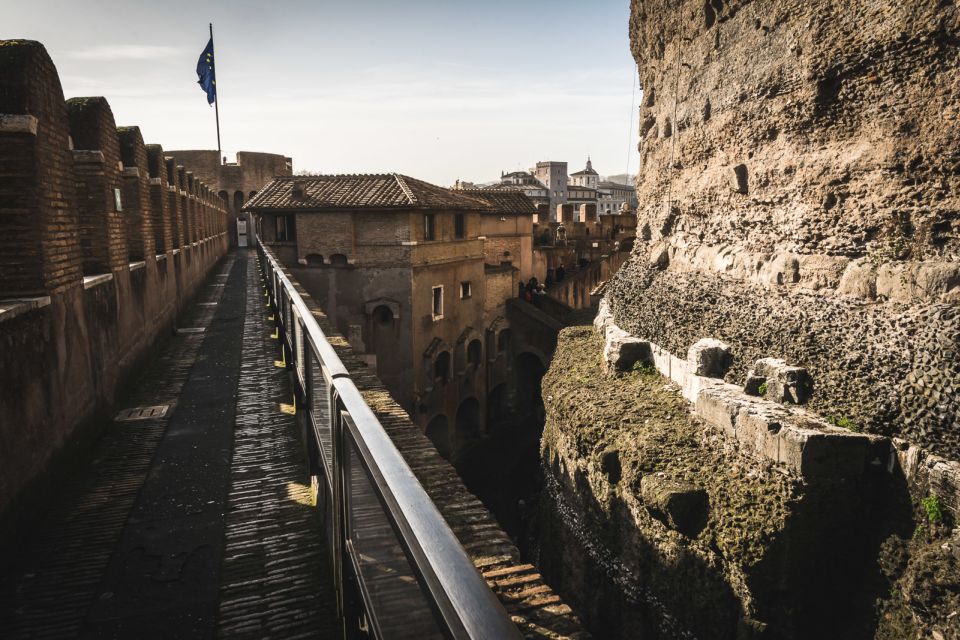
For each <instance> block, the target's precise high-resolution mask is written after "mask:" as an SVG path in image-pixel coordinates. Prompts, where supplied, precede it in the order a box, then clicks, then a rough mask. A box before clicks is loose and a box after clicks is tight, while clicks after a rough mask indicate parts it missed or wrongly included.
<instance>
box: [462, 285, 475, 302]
mask: <svg viewBox="0 0 960 640" xmlns="http://www.w3.org/2000/svg"><path fill="white" fill-rule="evenodd" d="M472 295H473V287H472V286H470V283H469V282H461V283H460V299H461V300H466V299H467V298H469V297H471V296H472Z"/></svg>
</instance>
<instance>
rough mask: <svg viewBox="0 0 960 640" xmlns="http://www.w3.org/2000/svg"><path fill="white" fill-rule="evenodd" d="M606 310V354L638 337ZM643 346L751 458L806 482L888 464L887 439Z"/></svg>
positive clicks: (692, 360)
mask: <svg viewBox="0 0 960 640" xmlns="http://www.w3.org/2000/svg"><path fill="white" fill-rule="evenodd" d="M601 312H602V313H600V314H598V317H597V319H596V320H595V325H594V328H595V330H596V331H597V332H598V333H601V335H603V337H604V343H605V345H604V355H605V356H606V352H607V351H608V350H609V348H610V345H611V340H614V339H617V338H618V337H619V340H621V341H622V340H625V339H627V338H633V336H631V335H630V334H629V332H627V331H624V330H623V329H621V328H620V327H618V326H617V325H616V324H615V323H614V322H613V319H612V317H610V316H609V307H608V306H605V305H601ZM634 339H636V338H634ZM643 342H644V343H645V344H649V349H650V350H649V353H650V356H649V357H650V358H651V359H652V361H653V362H652V364H653V365H654V366H655V367H656V369H657V371H658V372H659V373H660V375H662V376H663V377H665V378H669V379H670V380H672V381H673V382H674V383H676V384H677V385H678V386H679V387H680V389H681V394H682V395H683V397H684V399H686V400H687V402H689V403H690V404H691V411H692V412H693V413H694V414H695V415H696V416H698V417H699V418H700V419H702V420H703V421H704V422H706V423H707V424H710V425H712V426H714V427H716V428H718V429H719V430H720V431H721V432H722V433H723V434H724V435H725V436H726V437H727V438H728V439H729V440H731V441H732V442H735V443H736V444H737V446H738V448H740V449H741V450H744V452H745V453H747V454H748V455H751V456H753V457H759V458H762V459H766V460H769V461H771V462H773V463H776V464H779V465H781V466H783V467H785V468H787V469H789V470H790V471H792V472H794V473H796V474H798V475H799V476H800V477H802V478H807V479H810V478H837V477H858V476H860V475H862V474H863V472H864V470H865V469H866V467H867V465H868V464H870V465H884V464H887V463H888V458H887V457H886V456H888V455H889V450H890V444H889V439H888V438H885V437H883V436H876V435H872V434H866V433H854V432H851V431H848V430H847V429H843V428H840V427H836V426H834V425H832V424H830V423H828V422H827V421H825V420H824V419H822V418H820V417H819V416H817V415H816V414H813V413H811V412H809V411H806V410H804V409H801V408H799V407H797V406H793V405H784V404H781V403H778V402H773V401H772V400H766V399H764V398H759V397H757V396H751V395H748V394H746V393H744V390H743V388H742V387H739V386H737V385H733V384H728V383H726V382H724V381H723V380H722V379H721V378H711V377H708V376H702V375H697V362H696V354H695V353H691V354H690V357H689V358H688V359H681V358H678V357H676V356H675V355H673V354H672V353H670V352H669V351H668V350H666V349H664V348H663V347H661V346H659V345H657V344H656V343H653V342H648V341H643ZM958 477H960V476H958Z"/></svg>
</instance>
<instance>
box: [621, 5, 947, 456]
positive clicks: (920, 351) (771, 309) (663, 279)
mask: <svg viewBox="0 0 960 640" xmlns="http://www.w3.org/2000/svg"><path fill="white" fill-rule="evenodd" d="M958 20H960V14H958V11H957V8H956V7H955V6H954V5H952V4H949V5H948V4H944V3H940V2H934V1H932V0H930V1H928V0H918V1H917V2H911V3H897V2H891V1H884V2H870V1H867V0H856V1H853V2H839V1H836V2H834V1H821V2H801V1H800V0H780V1H774V0H771V1H768V2H758V1H739V2H738V1H731V2H728V1H725V0H711V1H709V2H706V3H704V2H700V1H696V2H694V1H692V0H690V1H681V2H677V1H672V2H667V1H665V0H634V2H633V5H632V16H631V26H630V32H631V46H632V50H633V54H634V57H635V58H636V60H637V63H638V66H639V73H640V79H641V85H642V87H643V90H644V99H643V104H642V107H641V115H640V123H641V125H640V132H641V142H640V147H639V148H640V152H641V159H642V160H641V169H640V173H639V176H638V180H637V194H638V199H639V206H638V226H639V233H638V236H639V237H640V238H642V239H643V240H645V242H640V243H638V246H637V248H636V250H635V251H634V256H633V258H632V259H631V261H630V262H629V263H628V264H627V265H625V266H624V267H623V268H622V269H621V270H620V271H619V272H618V274H617V275H616V276H615V278H614V279H613V282H612V286H611V288H610V293H609V298H610V302H611V307H612V310H613V313H614V316H615V318H616V321H617V323H618V324H619V325H620V326H622V327H623V328H625V329H627V330H628V331H630V332H632V333H634V334H635V335H638V336H642V337H644V338H648V339H650V340H653V341H655V342H657V343H658V344H661V345H663V346H665V347H666V348H669V349H670V350H672V351H674V352H677V353H686V350H687V348H688V347H689V346H690V345H691V344H693V343H694V342H696V341H697V340H698V339H700V338H703V337H714V338H719V339H722V340H724V341H725V342H727V343H728V344H730V346H731V347H732V349H733V353H734V357H735V362H734V366H733V368H732V370H731V372H730V373H729V374H728V377H727V379H728V381H730V382H737V383H740V384H742V383H743V381H744V375H745V373H746V371H747V369H749V368H750V366H751V365H752V363H753V362H754V361H755V360H757V359H759V358H762V357H768V356H769V357H778V358H784V359H786V360H787V361H789V362H790V363H791V364H797V365H801V366H805V367H807V368H808V369H809V370H810V373H811V374H812V376H813V378H814V384H815V388H814V394H813V397H812V399H811V401H810V407H811V408H812V409H813V410H815V411H817V412H820V413H821V414H822V415H824V416H828V417H833V418H834V419H837V420H840V419H844V420H845V422H847V423H851V424H852V425H853V426H855V427H856V428H862V429H865V430H867V431H872V432H877V433H884V434H887V435H897V436H902V437H904V438H907V439H908V440H910V441H911V442H914V443H916V444H920V445H922V446H924V447H927V448H929V449H930V450H931V451H933V452H935V453H937V454H939V455H943V456H945V457H948V458H953V459H957V458H960V400H958V392H957V390H958V385H960V365H958V361H960V358H958V357H957V355H958V351H960V308H958V305H957V302H958V300H960V226H958V225H960V216H958V215H957V205H958V196H957V187H958V186H960V182H958V180H960V178H958V175H960V174H958V167H960V164H958V160H960V152H958V151H957V149H958V148H960V147H958V142H960V139H958V134H957V132H956V127H954V126H950V125H949V123H951V122H953V121H954V119H955V118H956V115H957V112H958V110H960V101H958V99H957V97H956V96H957V92H956V90H955V89H956V86H957V83H958V81H960V76H958V74H957V73H956V68H957V64H958V62H960V50H958V48H957V45H956V38H955V35H954V34H955V33H956V32H957V26H958V24H957V23H958ZM945 123H946V124H947V126H944V125H945Z"/></svg>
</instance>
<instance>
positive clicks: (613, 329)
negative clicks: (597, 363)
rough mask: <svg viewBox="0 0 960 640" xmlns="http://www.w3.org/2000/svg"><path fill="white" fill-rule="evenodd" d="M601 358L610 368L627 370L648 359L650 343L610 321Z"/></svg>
mask: <svg viewBox="0 0 960 640" xmlns="http://www.w3.org/2000/svg"><path fill="white" fill-rule="evenodd" d="M603 359H604V361H605V362H606V363H607V366H608V367H610V368H611V369H615V370H617V371H627V370H629V369H631V368H632V367H633V365H634V364H636V363H637V362H649V361H650V359H651V355H650V343H649V342H647V341H646V340H641V339H640V338H634V337H633V336H632V335H630V334H629V333H627V332H626V331H624V330H623V329H621V328H620V327H618V326H617V325H615V324H613V323H612V322H611V323H609V324H608V325H607V332H606V337H605V344H604V347H603Z"/></svg>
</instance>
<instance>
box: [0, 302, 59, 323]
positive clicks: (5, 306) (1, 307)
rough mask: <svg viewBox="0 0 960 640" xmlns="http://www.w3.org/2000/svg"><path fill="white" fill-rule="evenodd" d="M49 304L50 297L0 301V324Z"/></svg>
mask: <svg viewBox="0 0 960 640" xmlns="http://www.w3.org/2000/svg"><path fill="white" fill-rule="evenodd" d="M49 304H50V296H39V297H36V298H10V299H6V300H0V322H3V321H4V320H12V319H13V318H16V317H17V316H19V315H22V314H24V313H26V312H27V311H32V310H33V309H40V308H42V307H46V306H47V305H49Z"/></svg>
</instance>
